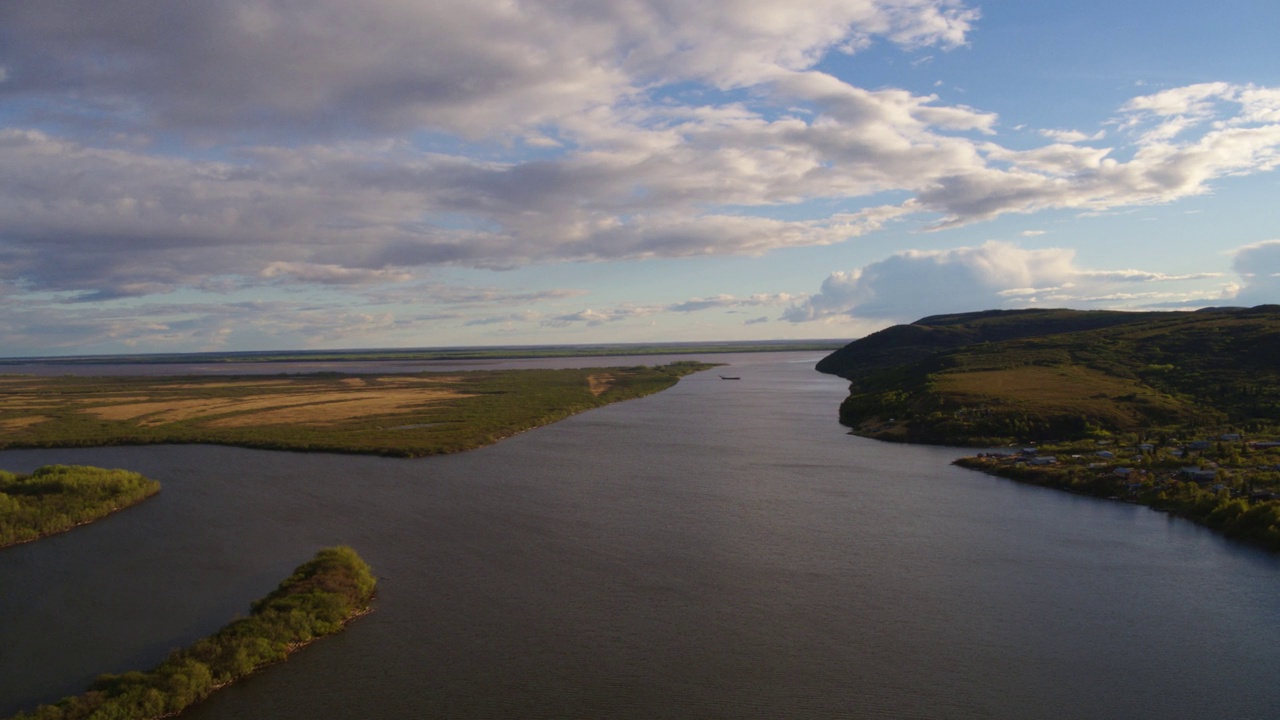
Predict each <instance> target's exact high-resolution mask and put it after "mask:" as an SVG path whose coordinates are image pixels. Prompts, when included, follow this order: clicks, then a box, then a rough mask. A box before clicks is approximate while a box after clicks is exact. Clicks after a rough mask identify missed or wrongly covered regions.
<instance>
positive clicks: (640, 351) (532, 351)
mask: <svg viewBox="0 0 1280 720" xmlns="http://www.w3.org/2000/svg"><path fill="white" fill-rule="evenodd" d="M845 342H847V341H845V340H761V341H736V340H735V341H729V340H726V341H706V342H670V343H606V344H597V345H520V346H501V347H499V346H484V347H446V348H369V349H348V350H261V351H258V350H253V351H234V352H200V353H151V354H145V355H67V356H49V357H0V372H3V368H4V366H5V365H26V364H31V363H40V364H49V365H86V364H88V365H93V364H105V363H110V364H140V365H148V364H204V363H251V362H252V363H271V362H278V363H305V362H317V363H318V362H334V361H342V362H357V361H363V360H368V361H401V362H405V361H409V362H413V361H423V362H427V361H435V360H454V361H460V360H508V359H524V358H561V357H626V356H631V355H636V356H642V355H692V354H706V353H749V352H793V351H804V350H815V351H817V350H834V349H836V348H838V347H840V346H841V345H844V344H845Z"/></svg>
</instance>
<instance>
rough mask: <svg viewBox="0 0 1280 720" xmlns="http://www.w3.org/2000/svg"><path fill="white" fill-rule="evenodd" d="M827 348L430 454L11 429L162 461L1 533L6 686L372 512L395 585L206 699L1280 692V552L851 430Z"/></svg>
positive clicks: (22, 463)
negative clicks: (123, 441)
mask: <svg viewBox="0 0 1280 720" xmlns="http://www.w3.org/2000/svg"><path fill="white" fill-rule="evenodd" d="M818 357H819V355H818V354H813V353H776V354H760V355H739V356H733V357H732V358H728V359H729V360H730V361H731V362H732V373H733V374H734V375H740V376H741V378H742V379H741V380H736V381H724V380H720V379H719V378H718V376H717V375H718V373H717V372H716V371H710V372H705V373H700V374H698V375H694V376H690V377H687V378H685V379H683V380H682V381H681V382H680V383H679V385H677V386H676V387H674V388H672V389H670V390H668V391H665V392H663V393H660V394H658V395H655V396H651V397H648V398H644V399H641V400H635V401H630V402H625V403H621V404H616V405H612V406H608V407H605V408H601V409H598V410H594V411H591V412H588V413H584V414H582V415H578V416H576V417H573V418H570V419H568V420H565V421H562V422H560V423H557V424H555V425H552V426H549V427H545V428H541V429H538V430H535V431H532V432H528V433H524V434H522V435H519V436H517V437H515V438H512V439H509V440H506V441H504V442H502V443H499V444H498V445H495V446H492V447H489V448H485V449H482V450H478V451H474V452H469V453H463V454H458V455H450V456H444V457H436V458H424V459H420V460H398V459H387V458H371V457H358V456H337V455H320V454H300V453H278V452H264V451H253V450H242V449H236V448H224V447H211V446H157V447H139V448H101V449H78V450H39V451H9V452H3V453H0V468H4V469H8V470H14V471H29V470H31V469H34V468H35V467H38V466H39V465H43V464H46V463H55V462H56V463H67V464H71V463H78V464H93V465H102V466H107V467H126V468H130V469H136V470H139V471H141V472H143V473H145V474H147V475H148V476H150V477H153V478H156V479H157V480H159V481H160V482H161V483H163V485H164V490H163V492H162V493H161V494H160V495H159V496H157V497H156V498H154V499H152V500H149V501H147V502H145V503H143V504H142V505H139V506H138V507H135V508H132V509H130V510H128V511H126V512H123V513H120V514H117V515H115V516H112V517H110V518H108V519H106V520H104V521H101V522H99V523H96V524H93V525H90V526H87V527H84V528H79V529H77V530H75V531H72V532H70V533H65V534H62V535H59V536H55V537H51V538H47V539H44V540H41V541H39V542H35V543H31V544H28V545H23V546H18V547H15V548H10V549H7V550H3V551H0V715H3V714H7V713H11V712H14V711H16V710H18V709H21V708H31V707H32V706H33V705H34V704H35V703H37V702H42V701H52V700H55V699H57V698H58V697H61V696H62V695H65V694H70V693H74V692H79V691H81V690H83V689H84V688H85V686H86V685H87V684H88V683H89V682H90V681H91V680H92V678H93V677H94V676H95V675H96V674H98V673H101V672H122V671H125V670H129V669H143V668H147V667H150V666H152V665H154V664H155V663H156V662H158V661H159V660H160V659H162V658H163V656H164V655H165V654H166V653H167V652H168V651H169V650H170V649H173V648H177V647H180V646H183V645H185V644H187V643H189V642H190V641H192V640H193V639H195V638H197V637H199V636H202V635H204V634H207V633H209V632H211V631H212V630H214V629H216V628H217V627H220V626H221V625H222V624H224V623H225V622H227V621H228V620H229V619H231V618H232V617H234V616H235V615H236V614H237V613H244V612H246V611H247V606H248V603H249V601H251V600H252V599H254V598H257V597H259V596H261V595H264V594H265V593H266V592H268V591H269V590H270V589H271V588H272V587H274V585H275V583H276V582H278V581H279V580H280V579H281V578H283V577H285V575H287V574H288V572H289V570H290V569H292V568H293V567H294V566H295V565H297V564H299V563H300V562H302V561H304V560H306V559H308V558H309V557H310V556H311V555H312V554H313V553H314V552H315V550H316V549H318V548H320V547H323V546H326V545H332V544H339V543H341V544H348V545H351V546H353V547H355V548H356V550H357V551H358V552H359V553H360V554H361V555H362V556H363V557H364V558H365V559H366V560H367V561H368V562H369V563H370V564H371V565H372V566H373V567H374V569H375V571H376V572H377V573H378V575H379V576H380V577H381V580H380V585H379V588H380V597H379V599H378V600H377V601H376V610H375V612H374V613H373V614H371V615H369V616H367V617H365V618H362V619H360V620H358V621H357V622H355V623H353V624H352V625H351V626H350V627H349V628H348V629H347V630H346V631H345V632H343V633H341V634H339V635H337V636H334V637H331V638H327V639H325V640H323V641H321V642H319V643H317V644H315V645H312V646H311V647H308V648H306V649H305V650H303V651H302V652H300V653H298V654H297V655H295V656H293V657H292V658H291V659H289V660H288V661H287V662H285V663H281V664H279V665H275V666H272V667H270V668H268V669H266V670H264V671H262V672H261V673H260V674H258V675H255V676H254V677H252V678H251V679H249V680H248V681H246V682H243V683H241V684H239V685H236V686H233V687H231V688H228V689H225V690H223V691H220V692H219V693H217V694H215V695H214V696H213V697H212V698H211V699H210V700H209V701H207V702H206V703H204V704H202V705H200V706H198V707H197V708H194V709H193V710H192V711H189V712H188V713H187V714H185V715H184V717H188V718H193V719H199V720H212V719H215V718H217V719H221V718H246V717H264V718H265V717H269V718H335V719H340V718H362V719H363V718H371V717H405V718H409V717H440V718H479V717H485V718H491V717H513V718H514V717H521V718H536V717H548V718H550V717H570V718H605V717H609V718H689V717H725V718H748V717H758V718H775V717H783V716H788V717H849V718H886V717H891V718H1019V719H1034V718H1063V719H1068V718H1070V719H1075V718H1214V717H1230V718H1259V719H1261V718H1275V717H1280V682H1278V679H1277V677H1276V675H1275V671H1276V669H1277V668H1280V559H1277V558H1276V557H1273V556H1270V555H1267V554H1266V553H1263V552H1261V551H1257V550H1253V549H1250V548H1247V547H1243V546H1240V545H1236V544H1233V543H1231V542H1228V541H1226V540H1224V539H1222V538H1220V537H1217V536H1215V535H1213V534H1211V533H1209V532H1208V531H1205V530H1203V529H1201V528H1197V527H1195V526H1193V525H1191V524H1189V523H1186V522H1184V521H1180V520H1176V519H1170V518H1168V517H1166V516H1164V515H1161V514H1159V513H1156V512H1153V511H1149V510H1146V509H1144V508H1139V507H1134V506H1130V505H1125V504H1122V503H1114V502H1106V501H1100V500H1096V499H1091V498H1085V497H1078V496H1073V495H1069V494H1066V493H1062V492H1057V491H1052V490H1044V489H1040V488H1033V487H1027V486H1021V485H1017V484H1015V483H1012V482H1009V481H1006V480H1002V479H997V478H993V477H989V476H986V475H982V474H979V473H975V472H971V471H966V470H963V469H960V468H956V467H953V466H951V465H949V461H950V460H951V459H953V458H955V457H957V456H958V455H960V454H963V451H959V450H955V449H949V448H935V447H914V446H901V445H890V444H884V443H878V442H874V441H869V440H864V439H861V438H856V437H853V436H850V435H847V434H846V432H845V429H844V428H842V427H840V426H839V424H838V423H837V422H836V408H837V406H838V404H839V402H840V399H841V398H842V397H843V395H844V393H845V388H846V385H845V383H844V382H843V381H842V380H839V379H836V378H831V377H828V376H824V375H820V374H818V373H816V372H814V371H813V370H812V367H813V363H814V362H815V361H816V360H817V359H818ZM709 359H713V360H714V359H716V358H714V357H712V358H709ZM636 362H639V361H637V360H636V359H634V358H632V359H622V360H619V361H618V364H636Z"/></svg>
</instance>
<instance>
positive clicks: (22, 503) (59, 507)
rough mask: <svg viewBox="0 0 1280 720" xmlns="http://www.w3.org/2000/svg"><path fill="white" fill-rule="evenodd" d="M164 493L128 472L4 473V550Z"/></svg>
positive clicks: (51, 468)
mask: <svg viewBox="0 0 1280 720" xmlns="http://www.w3.org/2000/svg"><path fill="white" fill-rule="evenodd" d="M158 492H160V483H158V482H156V481H155V480H149V479H147V478H145V477H143V476H141V475H139V474H138V473H136V472H129V471H127V470H104V469H102V468H96V467H84V466H80V465H46V466H44V467H42V468H39V469H38V470H36V471H35V472H33V473H31V474H30V475H16V474H14V473H11V472H6V471H4V470H0V547H7V546H9V545H16V544H18V543H24V542H28V541H31V540H35V539H37V538H42V537H44V536H46V535H52V534H54V533H59V532H62V531H64V530H70V529H71V528H73V527H76V526H77V525H84V524H85V523H89V522H93V521H94V520H97V519H98V518H101V517H105V516H106V515H109V514H111V513H113V512H115V511H117V510H123V509H124V508H127V507H129V506H130V505H134V504H137V503H139V502H142V501H143V500H145V499H147V498H149V497H151V496H152V495H155V494H156V493H158Z"/></svg>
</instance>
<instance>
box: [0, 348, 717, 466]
mask: <svg viewBox="0 0 1280 720" xmlns="http://www.w3.org/2000/svg"><path fill="white" fill-rule="evenodd" d="M711 367H715V365H711V364H707V363H701V362H693V361H679V362H674V363H670V364H667V365H663V366H659V367H645V366H634V367H610V368H575V369H564V370H483V371H471V372H456V373H408V374H389V375H353V374H338V373H320V374H311V375H276V376H262V375H253V376H192V375H186V376H175V377H151V376H111V377H79V376H61V377H34V376H0V449H4V448H32V447H82V446H103V445H143V444H153V443H212V444H221V445H236V446H240V447H251V448H263V449H272V450H306V451H324V452H346V453H366V454H379V455H393V456H400V457H419V456H423V455H433V454H438V453H449V452H458V451H461V450H470V449H472V448H477V447H480V446H483V445H488V444H491V443H494V442H497V441H498V440H501V439H502V438H505V437H509V436H511V435H514V434H516V433H519V432H522V431H524V430H529V429H531V428H535V427H539V426H541V425H546V424H549V423H552V422H555V421H557V420H561V419H563V418H566V417H568V416H570V415H573V414H576V413H579V412H582V411H584V410H589V409H592V408H596V407H600V406H603V405H608V404H610V403H613V402H618V401H621V400H629V399H632V398H638V397H642V396H645V395H650V394H652V393H656V392H658V391H661V390H665V389H666V388H669V387H671V386H672V385H674V384H675V383H676V382H677V381H678V380H679V379H680V378H681V377H683V376H685V375H688V374H690V373H694V372H698V371H700V370H705V369H708V368H711Z"/></svg>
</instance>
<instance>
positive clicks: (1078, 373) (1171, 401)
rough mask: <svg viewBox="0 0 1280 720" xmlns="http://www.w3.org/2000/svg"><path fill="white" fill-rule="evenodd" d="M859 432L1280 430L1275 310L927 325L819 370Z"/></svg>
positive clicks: (1008, 437)
mask: <svg viewBox="0 0 1280 720" xmlns="http://www.w3.org/2000/svg"><path fill="white" fill-rule="evenodd" d="M817 368H818V370H820V371H822V372H827V373H831V374H835V375H840V376H842V377H845V378H848V379H849V380H851V381H852V385H851V387H850V396H849V397H848V398H847V399H846V400H845V401H844V403H842V404H841V408H840V419H841V422H843V423H844V424H846V425H849V426H851V427H853V428H854V429H855V431H857V432H859V433H860V434H865V435H869V436H872V437H879V438H883V439H894V440H906V441H913V442H933V443H955V444H988V443H1003V442H1025V441H1031V440H1049V439H1055V440H1063V439H1075V438H1080V437H1087V436H1102V435H1106V434H1108V433H1113V432H1135V431H1136V432H1140V433H1156V432H1174V431H1177V430H1182V429H1186V428H1188V427H1191V426H1195V427H1201V426H1222V425H1232V426H1236V427H1240V428H1243V429H1251V430H1257V429H1261V428H1262V427H1269V426H1271V425H1273V424H1277V423H1280V306H1275V305H1264V306H1259V307H1256V308H1214V309H1209V310H1202V311H1200V312H1195V313H1186V312H1153V313H1129V312H1106V311H1078V310H1020V311H987V312H978V313H964V314H958V315H943V316H934V317H928V318H924V319H922V320H919V321H917V322H915V323H911V324H910V325H898V326H895V327H892V328H888V329H886V330H882V331H881V332H878V333H875V334H873V335H870V336H868V337H866V338H863V339H861V340H857V341H854V342H852V343H850V344H849V345H847V346H845V347H844V348H841V349H840V350H838V351H836V352H835V353H832V354H831V355H830V356H828V357H826V358H824V359H823V360H822V361H821V362H819V363H818V366H817Z"/></svg>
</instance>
